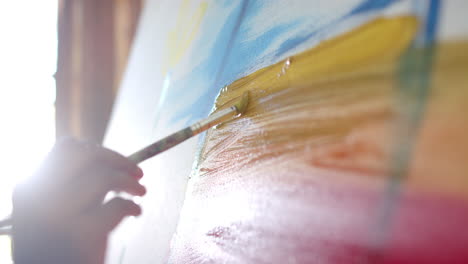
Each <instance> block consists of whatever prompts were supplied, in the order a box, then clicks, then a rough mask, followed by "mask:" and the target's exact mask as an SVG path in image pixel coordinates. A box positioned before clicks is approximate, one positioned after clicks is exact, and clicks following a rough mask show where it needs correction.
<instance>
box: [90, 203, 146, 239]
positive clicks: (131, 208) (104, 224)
mask: <svg viewBox="0 0 468 264" xmlns="http://www.w3.org/2000/svg"><path fill="white" fill-rule="evenodd" d="M140 214H141V207H140V206H139V205H137V204H136V203H134V202H132V201H130V200H125V199H123V198H120V197H117V198H113V199H112V200H110V201H109V202H107V203H105V204H103V205H102V206H101V209H100V210H99V211H98V212H97V214H96V215H95V216H96V218H97V219H96V222H97V223H98V225H99V228H100V230H104V231H106V232H110V231H112V230H113V229H114V228H115V227H116V226H117V225H118V224H119V223H120V222H121V221H122V220H123V219H124V218H125V217H126V216H138V215H140Z"/></svg>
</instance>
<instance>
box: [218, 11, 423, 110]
mask: <svg viewBox="0 0 468 264" xmlns="http://www.w3.org/2000/svg"><path fill="white" fill-rule="evenodd" d="M417 28H418V21H417V19H416V18H415V17H413V16H400V17H396V18H378V19H375V20H373V21H371V22H369V23H367V24H365V25H363V26H361V27H359V28H357V29H355V30H352V31H350V32H348V33H346V34H343V35H341V36H338V37H336V38H333V39H331V40H327V41H324V42H322V43H321V44H319V45H318V46H317V47H315V48H312V49H311V50H308V51H305V52H303V53H300V54H297V55H295V56H291V57H289V58H287V59H285V60H283V61H281V62H279V63H276V64H274V65H271V66H269V67H266V68H263V69H260V70H258V71H256V72H254V73H252V74H250V75H248V76H246V77H244V78H241V79H239V80H237V81H235V82H233V83H232V84H230V85H229V86H227V87H226V89H224V90H223V92H222V93H221V94H220V95H219V97H218V98H217V101H216V106H217V107H220V106H222V105H224V104H226V103H228V102H231V101H232V100H234V98H236V97H238V96H240V95H241V94H242V93H243V92H244V91H246V90H251V91H253V94H254V95H257V97H264V96H266V95H267V94H270V93H273V92H276V91H279V90H282V89H285V88H287V87H290V86H294V85H298V84H301V85H304V84H307V83H311V82H315V81H319V80H324V81H327V80H328V79H329V78H332V77H333V78H338V77H339V78H343V77H345V76H348V75H352V74H357V73H359V71H365V72H368V71H379V70H381V69H379V68H373V67H375V64H376V63H377V62H379V63H382V62H388V61H395V60H396V59H397V58H398V56H399V55H400V54H401V53H402V51H403V50H405V49H406V47H408V45H409V43H410V42H411V40H412V39H413V37H414V35H415V33H416V30H417ZM369 67H372V68H373V69H368V68H369Z"/></svg>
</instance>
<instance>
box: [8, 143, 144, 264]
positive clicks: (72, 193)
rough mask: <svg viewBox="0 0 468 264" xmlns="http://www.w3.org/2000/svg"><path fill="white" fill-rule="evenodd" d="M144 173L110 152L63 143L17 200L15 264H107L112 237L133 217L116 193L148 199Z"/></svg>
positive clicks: (132, 208)
mask: <svg viewBox="0 0 468 264" xmlns="http://www.w3.org/2000/svg"><path fill="white" fill-rule="evenodd" d="M142 176H143V171H142V170H141V169H140V168H139V167H138V166H137V165H136V164H135V163H133V162H132V161H130V160H128V159H127V158H125V157H123V156H121V155H120V154H117V153H115V152H113V151H110V150H108V149H105V148H102V147H99V146H95V145H90V144H86V143H84V142H79V141H77V140H74V139H65V140H60V141H59V142H58V143H56V145H55V146H54V148H53V149H52V151H51V152H50V154H49V155H48V157H47V158H46V160H45V161H44V163H43V165H42V167H41V168H40V169H39V170H38V171H37V173H36V174H35V175H34V176H33V177H31V179H30V180H29V181H27V182H25V183H24V184H21V185H19V186H18V187H17V188H16V189H15V191H14V194H13V214H12V219H13V254H14V260H15V263H19V264H21V263H90V264H94V263H95V264H98V263H104V260H105V252H106V248H107V240H108V235H109V233H110V232H111V231H112V230H113V229H114V228H115V227H116V226H117V225H118V224H119V223H120V222H121V221H122V220H123V219H124V218H125V217H127V216H138V215H140V214H141V208H140V206H139V205H137V204H135V203H134V202H133V201H130V200H125V199H122V198H113V199H111V200H109V201H104V200H105V199H104V198H105V197H106V195H107V194H108V193H109V192H110V191H117V192H125V193H128V194H130V195H135V196H143V195H144V194H145V193H146V189H145V187H144V186H142V185H141V184H140V183H139V180H140V179H141V177H142Z"/></svg>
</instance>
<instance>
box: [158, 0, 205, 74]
mask: <svg viewBox="0 0 468 264" xmlns="http://www.w3.org/2000/svg"><path fill="white" fill-rule="evenodd" d="M207 8H208V3H207V2H201V3H200V5H199V6H198V7H197V8H196V9H195V10H194V11H192V7H191V6H190V0H184V1H182V4H181V6H180V8H179V13H178V15H177V23H176V26H175V27H174V29H172V30H171V31H170V32H169V33H168V36H167V38H166V39H167V43H166V47H167V50H168V53H167V57H166V58H165V61H164V64H163V65H164V68H163V74H166V73H167V71H168V70H169V69H172V68H173V67H174V66H175V65H177V64H178V63H179V62H180V61H181V59H182V58H183V56H184V55H186V54H187V52H188V50H189V49H190V47H191V45H192V43H193V41H194V39H195V36H196V35H197V33H198V32H199V30H200V25H201V22H202V19H203V16H204V15H205V13H206V10H207Z"/></svg>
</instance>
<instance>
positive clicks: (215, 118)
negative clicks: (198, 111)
mask: <svg viewBox="0 0 468 264" xmlns="http://www.w3.org/2000/svg"><path fill="white" fill-rule="evenodd" d="M236 114H237V108H236V107H235V106H231V107H229V108H226V109H223V110H220V111H218V112H216V113H214V114H212V115H211V116H210V117H208V118H207V119H205V120H202V121H200V122H197V123H195V124H193V125H191V126H190V128H191V129H192V132H193V134H194V135H196V134H199V133H201V132H203V131H205V130H207V129H208V128H210V127H212V126H215V125H217V124H219V123H221V122H223V121H224V120H225V119H226V118H228V117H232V116H233V115H236Z"/></svg>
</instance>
